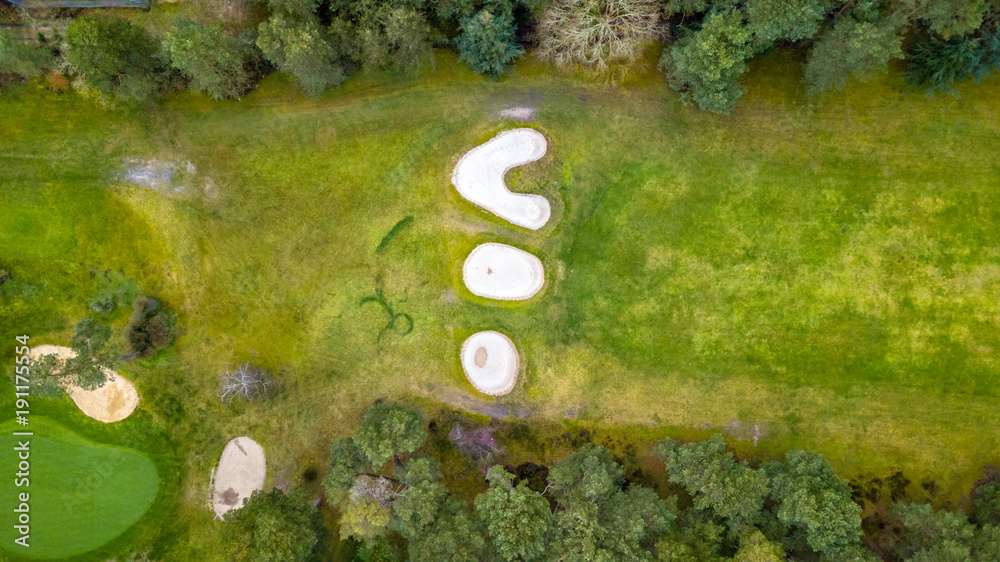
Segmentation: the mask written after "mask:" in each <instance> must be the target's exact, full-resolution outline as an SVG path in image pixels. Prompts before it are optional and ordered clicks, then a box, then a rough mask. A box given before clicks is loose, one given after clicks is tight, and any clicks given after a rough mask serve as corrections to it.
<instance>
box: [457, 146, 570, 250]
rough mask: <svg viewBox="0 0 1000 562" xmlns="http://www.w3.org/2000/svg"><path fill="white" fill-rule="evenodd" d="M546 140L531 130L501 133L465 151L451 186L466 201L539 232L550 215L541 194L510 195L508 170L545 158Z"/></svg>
mask: <svg viewBox="0 0 1000 562" xmlns="http://www.w3.org/2000/svg"><path fill="white" fill-rule="evenodd" d="M545 150H546V142H545V137H544V136H543V135H542V134H541V133H539V132H538V131H536V130H534V129H513V130H510V131H504V132H503V133H500V134H499V135H497V136H495V137H493V138H492V139H490V140H489V141H487V142H486V143H484V144H481V145H479V146H477V147H476V148H473V149H472V150H470V151H469V152H466V153H465V155H464V156H462V159H461V160H459V161H458V164H457V165H455V170H454V172H452V175H451V183H453V184H454V185H455V188H456V189H458V192H459V193H460V194H461V195H462V197H465V198H466V199H468V200H469V201H471V202H473V203H475V204H476V205H479V206H480V207H483V208H484V209H486V210H487V211H490V212H491V213H493V214H495V215H496V216H498V217H500V218H502V219H504V220H506V221H510V222H512V223H514V224H516V225H518V226H523V227H525V228H530V229H531V230H538V229H539V228H541V227H543V226H545V223H546V222H548V220H549V216H550V215H551V213H552V210H551V208H550V207H549V201H548V199H546V198H544V197H542V196H541V195H530V194H522V193H511V191H510V190H509V189H507V185H506V184H505V183H504V181H503V176H504V174H505V173H507V170H509V169H511V168H514V167H517V166H523V165H524V164H527V163H529V162H534V161H535V160H538V159H539V158H541V157H542V156H545Z"/></svg>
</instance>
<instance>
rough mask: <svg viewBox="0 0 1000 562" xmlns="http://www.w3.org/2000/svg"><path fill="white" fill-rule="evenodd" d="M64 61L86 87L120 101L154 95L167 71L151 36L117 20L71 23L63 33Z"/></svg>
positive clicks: (77, 21) (88, 20)
mask: <svg viewBox="0 0 1000 562" xmlns="http://www.w3.org/2000/svg"><path fill="white" fill-rule="evenodd" d="M65 57H66V61H67V62H68V63H70V64H71V65H72V67H73V69H74V72H75V73H76V74H77V76H78V77H79V78H80V79H82V80H83V82H84V83H85V84H86V85H87V86H88V87H90V88H91V89H93V90H95V91H96V92H98V93H99V94H101V95H105V96H114V97H117V98H119V99H122V100H144V99H146V98H148V97H150V96H151V95H153V94H154V93H156V92H157V91H158V90H159V89H160V88H161V86H162V85H163V84H164V72H165V71H166V69H167V64H166V61H165V60H164V59H163V58H162V57H161V56H160V48H159V43H158V42H157V41H156V40H155V39H154V38H153V36H152V35H150V34H149V32H147V31H146V30H145V29H143V28H141V27H138V26H135V25H132V24H131V23H128V22H127V21H124V20H121V19H117V18H102V19H91V18H88V17H82V18H77V19H74V20H73V21H72V22H70V24H69V27H68V28H67V29H66V52H65Z"/></svg>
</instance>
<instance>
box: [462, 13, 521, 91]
mask: <svg viewBox="0 0 1000 562" xmlns="http://www.w3.org/2000/svg"><path fill="white" fill-rule="evenodd" d="M455 44H456V45H457V46H458V53H459V57H460V58H461V59H462V61H463V62H465V64H467V65H469V68H471V69H472V70H474V71H475V72H478V73H479V74H488V75H490V76H500V75H501V74H503V73H504V71H505V70H507V67H508V66H509V65H510V64H511V63H513V62H514V61H515V60H516V59H517V58H519V57H520V56H521V55H523V54H524V49H523V48H521V47H520V46H519V45H518V44H517V43H516V41H515V37H514V26H513V25H511V23H510V22H509V21H508V20H506V19H505V18H503V17H500V16H495V15H493V14H491V13H490V12H488V11H487V10H482V11H480V12H479V13H477V14H475V15H474V16H470V17H467V18H465V19H463V20H462V33H461V35H459V36H458V38H457V39H456V40H455Z"/></svg>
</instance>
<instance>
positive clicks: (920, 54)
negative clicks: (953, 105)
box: [906, 31, 1000, 95]
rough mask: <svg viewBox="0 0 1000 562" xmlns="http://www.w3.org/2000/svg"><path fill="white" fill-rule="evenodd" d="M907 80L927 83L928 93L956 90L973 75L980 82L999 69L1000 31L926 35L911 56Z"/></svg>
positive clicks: (917, 83) (915, 45) (923, 84)
mask: <svg viewBox="0 0 1000 562" xmlns="http://www.w3.org/2000/svg"><path fill="white" fill-rule="evenodd" d="M907 62H908V67H909V68H908V70H907V73H906V80H907V81H908V82H910V83H911V84H914V85H917V86H926V87H927V94H928V95H932V94H934V93H935V92H937V91H947V92H954V91H955V84H958V83H960V82H964V81H966V80H968V79H969V78H972V79H973V80H975V81H976V82H979V81H980V80H982V79H983V78H985V77H986V76H988V75H989V74H990V73H992V72H993V71H994V70H1000V31H993V32H990V31H984V32H983V33H982V35H981V36H975V35H965V36H956V37H952V38H951V39H948V40H943V39H939V38H937V37H924V38H923V39H921V40H918V41H917V42H916V43H915V44H914V46H913V50H912V51H911V52H910V56H909V58H908V61H907Z"/></svg>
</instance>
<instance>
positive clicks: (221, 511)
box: [212, 437, 267, 519]
mask: <svg viewBox="0 0 1000 562" xmlns="http://www.w3.org/2000/svg"><path fill="white" fill-rule="evenodd" d="M265 476H267V462H266V461H265V460H264V448H263V447H261V446H260V444H258V443H257V442H256V441H254V440H253V439H250V438H249V437H237V438H236V439H233V440H232V441H230V442H229V443H227V444H226V448H225V449H223V450H222V457H220V458H219V466H218V467H217V468H216V469H215V471H214V473H213V480H214V482H213V484H212V509H214V510H215V514H216V515H217V516H218V517H219V518H220V519H221V518H222V516H223V515H225V514H226V513H227V512H228V511H229V510H231V509H239V508H241V507H243V500H245V499H247V498H249V497H250V495H251V494H253V493H254V491H256V490H263V489H264V477H265Z"/></svg>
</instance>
